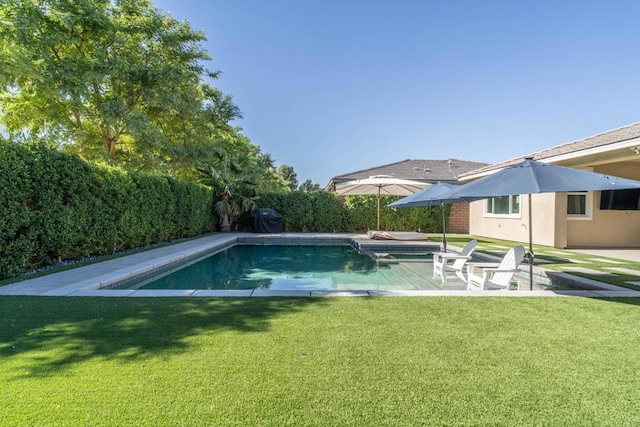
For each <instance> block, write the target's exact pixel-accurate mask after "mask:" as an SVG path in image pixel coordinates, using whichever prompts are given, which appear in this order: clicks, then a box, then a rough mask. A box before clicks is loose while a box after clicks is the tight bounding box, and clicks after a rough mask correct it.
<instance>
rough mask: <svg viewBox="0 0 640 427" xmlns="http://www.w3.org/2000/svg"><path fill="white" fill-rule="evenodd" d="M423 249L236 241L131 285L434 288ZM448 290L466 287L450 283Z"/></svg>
mask: <svg viewBox="0 0 640 427" xmlns="http://www.w3.org/2000/svg"><path fill="white" fill-rule="evenodd" d="M432 271H433V270H432V261H431V256H430V255H425V254H415V255H411V254H405V255H397V254H377V255H376V254H373V253H372V254H364V253H360V252H358V251H356V250H355V249H353V248H352V247H350V246H298V245H283V246H278V245H273V246H272V245H269V246H261V245H256V246H252V245H238V246H233V247H230V248H228V249H226V250H224V251H222V252H219V253H216V254H213V255H210V256H208V257H206V258H204V259H202V260H199V261H197V262H194V263H192V264H190V265H187V266H185V267H182V268H180V269H177V270H175V271H171V272H167V273H165V274H163V275H162V276H160V277H153V278H151V279H147V280H145V281H144V282H140V283H137V284H133V285H131V286H129V288H130V289H131V288H135V289H212V290H213V289H216V290H221V289H229V290H235V289H270V290H429V289H432V290H436V289H443V287H442V285H441V284H440V282H439V281H434V280H433V279H432ZM446 289H465V284H464V283H456V282H453V283H448V284H447V287H446Z"/></svg>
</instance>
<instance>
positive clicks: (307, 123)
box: [152, 0, 640, 187]
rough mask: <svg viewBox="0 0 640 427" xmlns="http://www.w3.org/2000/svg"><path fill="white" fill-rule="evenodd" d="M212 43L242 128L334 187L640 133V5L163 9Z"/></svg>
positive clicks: (278, 0)
mask: <svg viewBox="0 0 640 427" xmlns="http://www.w3.org/2000/svg"><path fill="white" fill-rule="evenodd" d="M152 2H153V4H154V6H155V7H156V8H158V9H161V10H163V11H165V12H168V13H169V14H170V15H172V16H173V17H174V18H176V19H178V20H181V21H182V20H185V21H188V22H189V24H190V25H191V27H193V28H195V29H199V30H202V31H203V32H204V33H205V34H206V37H207V41H206V42H204V47H205V49H206V50H207V51H208V53H209V55H210V56H212V60H211V61H209V62H207V63H206V64H205V66H206V67H207V68H208V69H210V70H219V71H221V72H222V74H221V76H220V77H219V78H218V79H217V80H215V81H213V82H212V84H213V85H215V86H216V87H218V88H220V89H221V90H222V91H223V92H225V93H227V94H229V95H231V96H233V99H234V102H235V103H236V105H237V106H238V107H239V108H240V110H241V111H242V112H243V118H242V119H239V120H236V121H234V123H233V124H234V125H236V126H239V127H241V128H242V129H243V131H242V133H243V134H244V135H246V136H247V137H248V138H249V139H250V140H251V142H252V143H253V144H255V145H259V146H260V147H261V150H262V152H263V153H269V154H271V156H272V158H273V159H274V161H275V164H276V165H277V166H279V165H282V164H286V165H290V166H293V168H294V170H295V171H296V173H297V176H298V181H299V182H300V183H302V182H304V181H305V180H306V179H311V180H312V181H313V182H315V183H318V184H320V185H321V186H322V187H324V186H325V185H326V184H327V183H328V182H329V180H330V179H331V178H332V177H334V176H337V175H341V174H345V173H349V172H354V171H358V170H362V169H368V168H372V167H376V166H380V165H383V164H387V163H393V162H397V161H401V160H405V159H429V160H442V159H449V158H452V159H459V160H469V161H478V162H487V163H497V162H501V161H505V160H509V159H512V158H515V157H519V156H522V155H525V154H529V153H534V152H536V151H540V150H543V149H546V148H550V147H554V146H557V145H561V144H564V143H567V142H572V141H575V140H578V139H582V138H585V137H588V136H592V135H595V134H598V133H602V132H605V131H608V130H612V129H616V128H619V127H621V126H625V125H628V124H631V123H635V122H638V121H640V25H638V22H640V2H638V1H637V0H630V1H626V0H625V1H623V0H607V1H605V0H600V1H592V0H535V1H534V0H530V1H526V0H522V1H518V0H504V1H502V0H500V1H498V0H493V1H492V0H484V1H481V0H366V1H365V0H152Z"/></svg>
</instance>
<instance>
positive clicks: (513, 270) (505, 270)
mask: <svg viewBox="0 0 640 427" xmlns="http://www.w3.org/2000/svg"><path fill="white" fill-rule="evenodd" d="M482 271H486V272H487V273H517V272H518V271H520V269H519V268H493V267H487V268H483V269H482Z"/></svg>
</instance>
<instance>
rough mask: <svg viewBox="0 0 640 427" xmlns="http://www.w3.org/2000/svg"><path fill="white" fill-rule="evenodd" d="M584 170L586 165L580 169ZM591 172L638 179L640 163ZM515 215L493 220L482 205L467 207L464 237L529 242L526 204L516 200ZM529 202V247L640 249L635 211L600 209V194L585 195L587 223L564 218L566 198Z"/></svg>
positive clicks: (545, 197) (538, 196) (534, 198)
mask: <svg viewBox="0 0 640 427" xmlns="http://www.w3.org/2000/svg"><path fill="white" fill-rule="evenodd" d="M582 166H583V167H586V165H582ZM589 169H591V170H593V171H594V172H599V173H604V174H609V175H614V176H620V177H625V178H630V179H635V180H640V163H639V162H638V161H636V160H635V159H634V160H631V161H622V162H611V163H606V164H599V165H595V166H592V167H589ZM520 199H521V200H520V214H519V215H517V216H510V217H506V216H505V217H492V216H488V215H486V214H485V204H486V201H484V200H481V201H477V202H473V203H471V204H470V207H469V233H470V234H473V235H477V236H484V237H492V238H497V239H505V240H512V241H517V242H523V243H524V242H526V243H528V242H529V231H528V229H527V228H528V224H529V200H528V196H527V195H522V196H520ZM531 200H532V213H533V214H532V216H533V226H532V231H533V243H534V244H539V245H545V246H553V247H556V248H571V247H574V248H577V247H621V248H625V247H627V248H631V247H635V248H637V247H640V210H635V211H618V210H600V192H599V191H593V192H590V197H589V198H588V199H587V200H588V203H589V210H588V212H589V213H590V215H589V216H588V217H586V218H579V219H574V218H568V217H567V214H566V212H567V194H566V193H547V194H534V195H532V197H531Z"/></svg>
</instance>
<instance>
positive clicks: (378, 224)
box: [377, 187, 380, 231]
mask: <svg viewBox="0 0 640 427" xmlns="http://www.w3.org/2000/svg"><path fill="white" fill-rule="evenodd" d="M377 230H378V231H380V187H378V228H377Z"/></svg>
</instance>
